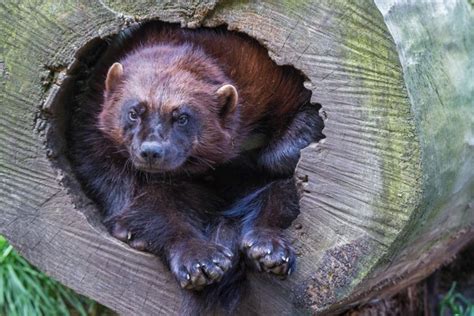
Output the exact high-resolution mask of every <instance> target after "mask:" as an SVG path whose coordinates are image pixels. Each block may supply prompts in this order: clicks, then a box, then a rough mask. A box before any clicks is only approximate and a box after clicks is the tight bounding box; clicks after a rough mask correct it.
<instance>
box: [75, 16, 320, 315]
mask: <svg viewBox="0 0 474 316" xmlns="http://www.w3.org/2000/svg"><path fill="white" fill-rule="evenodd" d="M118 43H119V44H118V45H116V46H112V47H111V48H109V49H108V50H107V51H106V53H105V54H104V56H103V57H102V58H101V60H100V62H99V63H98V64H97V66H96V69H95V71H94V72H93V75H92V76H91V79H90V80H89V84H88V88H87V89H86V90H85V91H83V92H81V93H80V97H79V98H78V105H79V107H78V109H77V112H76V113H75V116H74V119H73V121H72V126H71V130H70V132H69V146H70V158H71V160H72V162H73V165H74V167H75V169H76V172H77V175H78V177H79V178H80V180H81V181H82V183H83V184H84V186H85V188H86V190H87V192H88V193H89V194H90V195H91V196H92V197H93V198H94V199H95V200H96V201H97V202H98V203H99V205H100V206H101V208H102V209H103V210H104V214H105V224H106V225H107V227H108V228H109V229H110V231H111V233H112V234H113V235H114V236H115V237H117V238H119V239H121V240H123V241H125V242H128V243H129V244H130V245H131V246H132V247H135V248H137V249H142V250H147V251H149V252H152V253H155V254H157V255H159V256H160V257H161V258H162V259H163V260H164V262H165V263H166V264H167V265H168V266H169V267H170V270H171V271H172V273H173V274H174V275H175V277H176V278H177V280H178V283H179V284H180V285H181V287H183V288H185V289H192V290H195V291H192V292H187V297H188V302H189V304H187V305H186V304H185V306H184V307H183V310H182V313H183V314H201V313H205V312H206V311H209V310H211V309H213V308H214V307H216V306H217V305H220V307H221V308H224V309H226V310H227V311H231V310H233V308H234V307H235V305H236V304H237V302H238V297H239V295H238V294H239V292H240V290H239V289H240V286H241V285H240V284H241V283H242V282H241V281H242V280H243V279H244V277H245V273H244V271H245V268H246V267H249V268H252V269H257V270H259V271H267V272H270V273H273V274H277V275H281V276H286V275H287V274H289V273H291V270H292V269H294V262H295V257H294V253H293V250H292V248H291V245H290V244H289V243H288V241H287V240H286V238H285V236H284V233H283V230H282V229H283V228H286V227H287V226H288V225H289V224H290V223H291V221H292V220H293V219H294V218H295V217H296V216H297V214H298V212H299V211H298V198H297V194H296V190H295V185H294V182H293V180H292V173H293V170H294V168H295V165H296V162H297V160H298V158H299V151H300V150H301V149H302V148H304V147H306V146H307V145H308V144H309V143H311V142H313V141H317V140H319V139H321V138H322V137H323V136H322V134H321V130H322V121H321V119H320V118H319V116H318V113H317V111H318V108H316V107H315V106H312V105H311V104H310V103H309V99H310V96H311V93H310V92H309V91H308V90H306V89H305V88H304V87H303V80H304V78H303V76H302V75H300V74H299V73H298V72H297V71H296V70H294V69H293V68H290V67H278V66H276V65H275V63H274V62H273V61H271V59H270V58H269V57H268V55H267V52H266V51H265V49H264V48H262V47H261V46H260V45H258V43H257V42H255V41H253V40H250V39H249V38H247V37H246V36H243V35H240V34H237V33H232V32H225V31H222V30H195V31H191V30H184V29H180V28H178V27H175V26H169V25H163V24H156V23H155V24H147V25H144V26H142V27H141V28H140V29H136V30H133V31H131V32H130V34H128V35H126V36H124V38H122V39H121V40H120V41H118ZM114 62H120V66H121V67H115V68H114V67H111V65H112V64H113V63H114ZM109 69H110V70H109ZM108 70H109V75H108V76H107V71H108ZM106 77H107V80H105V78H106ZM106 81H107V83H106V84H105V82H106ZM225 85H231V86H233V87H235V89H236V90H237V92H238V98H235V99H233V98H232V97H233V96H235V95H234V94H232V91H234V90H232V89H230V90H228V89H226V90H225V93H224V94H222V93H220V92H216V91H222V90H219V88H220V87H223V86H225ZM229 91H230V92H229ZM237 99H238V102H237V103H234V101H235V100H237ZM234 105H235V106H234ZM132 112H133V113H132ZM130 113H132V114H130ZM180 113H184V114H180ZM183 115H184V116H185V117H186V118H189V120H188V119H186V120H183V121H182V122H185V124H184V125H183V126H181V127H180V126H179V125H178V124H177V123H176V122H177V120H180V119H181V117H182V116H183ZM134 118H136V119H134ZM180 122H181V121H180ZM180 124H181V123H180ZM145 143H147V145H148V143H153V144H154V146H158V145H159V146H161V147H159V149H160V150H161V151H158V152H157V151H156V150H155V149H156V148H155V147H153V148H154V149H153V150H155V151H151V153H153V154H155V153H157V157H159V158H157V159H158V160H159V161H158V162H157V161H155V160H152V159H151V158H150V156H149V154H150V152H148V151H146V150H148V149H147V148H148V147H146V146H145V145H144V144H145ZM156 144H158V145H156ZM144 146H145V147H144ZM150 146H151V145H150ZM143 148H146V150H145V149H143ZM145 154H146V155H145ZM144 157H145V158H144ZM153 157H155V155H153ZM153 159H155V158H153ZM160 159H161V160H160Z"/></svg>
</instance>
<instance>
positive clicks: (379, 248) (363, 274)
mask: <svg viewBox="0 0 474 316" xmlns="http://www.w3.org/2000/svg"><path fill="white" fill-rule="evenodd" d="M400 2H401V3H400V4H399V3H398V1H388V0H377V1H376V3H373V2H371V1H354V2H346V1H342V0H340V1H281V2H276V1H268V2H267V1H179V2H175V1H163V2H156V1H141V2H140V3H138V2H137V3H134V2H124V1H112V0H110V1H64V2H61V4H60V5H59V4H58V3H57V2H55V1H42V2H34V1H19V2H18V1H6V2H2V3H1V4H0V26H1V28H0V45H1V46H0V47H1V50H0V93H1V94H0V100H1V106H0V114H1V115H0V142H1V146H0V210H1V212H2V216H1V217H0V233H2V234H4V235H5V236H6V237H7V238H8V239H9V240H10V241H11V242H12V243H13V244H14V246H16V247H17V248H18V249H19V251H20V252H21V253H22V254H23V255H24V256H25V257H26V258H27V259H28V260H30V261H31V262H32V263H33V264H35V265H37V266H38V267H39V268H41V269H42V270H43V271H45V272H46V273H48V274H50V275H52V276H53V277H55V278H56V279H58V280H59V281H61V282H63V283H64V284H66V285H68V286H70V287H72V288H74V289H75V290H77V291H78V292H80V293H82V294H86V295H88V296H90V297H92V298H94V299H96V300H98V301H99V302H101V303H103V304H105V305H107V306H109V307H111V308H113V309H115V310H117V311H119V312H121V313H123V314H130V313H133V314H149V315H157V314H173V313H174V312H176V310H177V307H178V305H179V303H180V297H179V293H178V290H177V286H176V284H175V282H174V280H173V279H172V278H171V276H170V274H169V273H168V272H167V271H166V269H164V268H163V266H162V265H161V264H160V263H159V262H158V260H157V259H156V258H154V257H153V256H151V255H147V254H143V253H139V252H136V251H134V250H132V249H130V248H128V247H127V246H126V245H124V244H122V243H121V242H119V241H117V240H115V239H113V238H111V237H110V236H109V235H108V234H107V232H105V230H104V228H103V227H102V225H101V224H100V219H99V218H98V216H97V213H96V211H95V207H94V205H93V204H92V203H90V201H88V200H87V198H85V197H84V196H83V194H82V193H81V192H80V190H79V188H78V185H77V183H76V182H75V180H74V177H73V176H72V175H71V173H70V170H69V167H68V163H67V161H65V159H64V157H63V150H64V147H63V146H64V144H63V138H62V137H63V136H62V135H63V130H64V125H63V118H64V113H63V112H64V105H63V104H59V103H58V102H55V100H58V98H57V96H58V95H60V94H62V93H67V90H66V91H64V89H65V88H64V87H65V83H66V82H67V80H68V77H69V76H70V75H72V74H73V73H74V71H75V66H77V62H78V61H77V56H78V55H80V54H81V53H84V51H87V52H88V53H89V51H88V49H90V48H91V47H93V46H94V43H96V42H97V41H99V39H101V38H104V37H106V36H108V35H113V34H116V33H117V32H118V31H119V30H121V29H123V28H125V27H127V26H128V25H130V24H133V23H136V22H137V21H143V20H148V19H159V20H163V21H169V22H176V23H181V24H182V25H183V26H188V27H198V26H200V25H204V26H216V25H221V24H226V25H227V26H228V28H229V29H231V30H238V31H241V32H245V33H247V34H249V35H250V36H252V37H254V38H256V39H258V40H259V41H260V42H261V43H262V44H263V45H264V46H265V47H267V48H268V50H269V54H270V56H271V57H272V58H274V60H276V61H277V62H278V63H280V64H291V65H294V66H295V67H296V68H298V69H300V70H302V71H303V72H304V73H305V75H306V76H307V77H308V82H307V86H308V87H309V88H310V89H312V91H313V99H314V101H316V102H319V103H321V104H322V105H323V109H322V113H323V116H324V117H325V123H326V128H325V130H324V133H325V135H326V136H327V138H326V140H325V141H324V142H322V143H320V144H314V145H312V146H310V147H309V148H307V149H305V150H304V153H303V156H302V159H301V161H300V164H299V166H298V168H297V176H298V178H299V179H300V181H301V184H302V186H303V189H304V194H303V197H302V200H301V206H302V213H301V215H300V216H299V217H298V219H297V220H296V222H295V223H294V225H293V227H292V228H291V234H292V236H293V239H294V243H295V245H296V247H297V249H298V252H299V258H298V260H299V261H298V270H297V272H296V273H295V275H293V276H292V277H291V278H290V279H289V280H287V281H276V280H274V279H267V278H265V277H262V276H259V275H254V276H252V277H251V291H250V293H249V295H248V296H249V298H248V300H247V301H246V302H245V304H244V305H243V306H242V309H241V313H242V314H245V315H250V314H278V315H292V314H298V313H308V312H318V311H326V312H330V311H332V310H335V309H339V308H343V307H344V306H346V305H347V304H353V303H355V302H358V301H360V300H362V299H364V298H365V297H366V296H367V294H369V295H376V294H378V293H381V292H386V291H389V290H390V289H391V288H392V289H393V285H392V283H393V280H395V279H397V278H405V280H406V282H410V281H412V280H414V279H416V278H417V277H420V272H419V271H420V267H424V266H426V264H427V263H430V264H431V266H436V265H437V264H439V263H441V262H442V261H443V259H444V255H445V253H444V251H446V249H448V248H450V249H451V250H455V249H456V247H458V246H459V245H461V244H462V243H463V242H462V240H463V238H467V237H468V236H470V235H472V225H473V222H474V209H473V204H474V201H473V196H474V193H473V191H474V168H472V165H473V162H474V158H473V135H474V132H473V110H472V109H473V104H474V103H473V100H474V97H473V96H474V91H473V90H474V88H473V84H472V80H469V78H472V77H473V76H472V72H473V69H474V67H473V59H472V58H469V56H472V52H473V47H474V44H473V33H472V32H470V30H472V29H473V28H474V23H473V10H472V6H470V5H469V4H468V3H466V2H465V1H452V2H450V3H449V4H442V3H436V4H434V3H425V4H420V3H418V4H413V3H410V4H407V3H404V2H403V1H400ZM407 21H409V22H410V23H406V22H407ZM440 34H442V35H443V36H439V35H440ZM83 47H85V48H83ZM80 48H83V49H82V51H78V50H79V49H80ZM90 53H92V52H90ZM61 87H62V88H63V90H60V88H61ZM453 122H455V123H454V124H453ZM440 254H441V255H440Z"/></svg>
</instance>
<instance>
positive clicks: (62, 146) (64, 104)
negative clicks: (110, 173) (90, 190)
mask: <svg viewBox="0 0 474 316" xmlns="http://www.w3.org/2000/svg"><path fill="white" fill-rule="evenodd" d="M148 23H161V22H148ZM134 27H137V26H134ZM219 29H221V30H222V31H225V32H231V31H227V29H226V27H225V26H222V27H219ZM125 31H126V30H125ZM122 32H123V31H122ZM232 32H233V31H232ZM120 36H121V33H119V34H114V35H111V36H108V37H105V38H95V39H93V40H91V41H89V42H88V43H87V44H86V45H85V46H83V47H82V48H80V49H79V50H78V51H77V53H76V56H75V61H74V63H73V64H72V65H71V66H70V67H69V68H68V69H67V72H66V76H65V79H64V80H63V81H62V82H61V85H60V89H59V92H58V93H57V94H56V95H55V96H54V101H53V103H52V105H51V108H50V109H49V111H50V113H49V114H51V115H48V116H47V117H46V121H47V124H48V125H49V127H50V128H49V129H48V133H47V146H48V155H49V156H50V158H52V161H53V163H55V164H56V167H57V168H59V169H61V170H63V171H64V173H65V177H64V179H63V182H64V184H65V186H66V188H68V190H69V191H70V193H71V194H72V196H73V198H74V199H75V204H76V207H78V208H79V209H81V210H84V212H85V213H86V215H89V216H88V219H89V220H90V221H92V222H94V223H96V224H97V223H99V221H100V217H98V216H97V213H96V212H95V210H96V209H97V205H91V204H90V202H89V201H90V200H89V199H87V198H84V197H85V196H84V194H83V192H84V188H83V186H82V184H81V183H79V182H78V181H77V177H76V175H75V173H74V168H73V166H72V165H71V160H70V159H69V158H71V157H70V154H69V147H70V145H71V140H70V135H69V130H70V126H71V124H72V122H73V121H74V120H75V119H76V115H75V113H76V112H77V109H78V108H80V107H81V104H80V102H78V95H80V94H81V93H82V90H83V89H84V88H85V87H86V86H87V81H88V80H89V78H90V77H91V75H92V74H93V71H94V68H95V66H96V64H97V63H98V61H99V60H100V58H101V56H102V55H103V54H104V53H105V52H106V51H107V50H108V49H110V47H111V46H112V44H113V43H114V42H115V41H116V40H117V38H118V37H120ZM242 36H246V37H248V36H247V35H245V34H243V35H242ZM248 38H250V37H248ZM251 40H252V41H255V40H254V39H251ZM279 67H286V68H292V66H289V65H284V66H279ZM49 70H50V77H51V78H57V77H58V74H59V70H56V69H49ZM299 72H300V73H301V75H302V76H303V77H304V78H306V76H304V74H303V73H302V72H301V71H299ZM104 79H105V78H104ZM311 105H312V106H314V107H316V108H317V109H318V111H319V109H320V108H321V105H319V104H317V103H311ZM216 177H219V178H220V179H226V178H228V179H236V178H239V179H241V181H239V182H238V183H237V184H236V185H237V186H239V188H242V187H248V188H254V187H256V186H258V185H259V184H260V183H261V182H262V181H265V180H264V179H263V178H264V177H265V175H264V174H263V175H262V174H259V175H255V174H253V173H252V172H248V171H247V169H246V166H245V165H233V166H232V167H231V168H226V169H225V170H224V171H219V170H218V171H217V172H216ZM262 177H263V178H262ZM231 189H232V187H231V186H229V190H231ZM86 196H87V194H86ZM88 197H89V198H92V200H93V201H94V198H93V197H91V196H88ZM95 202H97V201H95ZM99 204H100V203H99ZM292 220H293V219H291V220H288V223H286V225H285V226H287V227H288V226H289V225H290V224H291V221H292Z"/></svg>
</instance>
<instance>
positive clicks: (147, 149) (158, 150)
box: [140, 141, 164, 164]
mask: <svg viewBox="0 0 474 316" xmlns="http://www.w3.org/2000/svg"><path fill="white" fill-rule="evenodd" d="M163 154H164V148H163V146H162V144H160V143H159V142H156V141H151V142H150V141H146V142H143V143H142V145H141V146H140V157H142V158H143V159H144V160H145V161H146V162H147V163H148V164H154V163H156V162H157V161H159V160H161V159H162V158H163Z"/></svg>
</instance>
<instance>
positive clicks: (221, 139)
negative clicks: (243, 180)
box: [99, 45, 239, 169]
mask: <svg viewBox="0 0 474 316" xmlns="http://www.w3.org/2000/svg"><path fill="white" fill-rule="evenodd" d="M127 102H135V103H139V104H141V105H142V106H143V107H144V108H143V112H144V113H145V114H147V115H154V116H156V117H159V118H160V120H158V121H155V124H158V125H159V124H165V121H167V120H170V119H171V118H172V116H173V115H174V114H173V113H175V112H179V111H181V110H182V109H183V108H187V109H188V110H189V109H190V108H191V110H192V111H193V113H195V115H194V116H195V117H193V119H196V120H198V121H199V122H198V123H197V124H198V126H194V128H195V129H196V130H198V133H197V134H196V135H193V140H192V148H191V149H190V150H188V151H189V158H190V159H189V160H188V161H187V162H186V165H185V166H184V167H186V168H188V169H196V168H195V167H196V166H200V167H204V166H203V164H204V165H206V168H207V167H209V165H214V164H216V163H222V162H225V161H226V160H229V159H231V158H233V157H234V156H235V155H236V154H237V149H236V148H234V146H233V139H232V137H233V135H234V134H235V133H236V129H237V127H238V124H239V115H238V113H239V111H238V93H237V90H236V88H235V87H234V86H233V85H232V84H231V81H230V80H229V79H228V78H226V77H225V75H224V73H223V72H222V70H221V69H220V68H219V67H218V66H217V65H216V63H215V61H214V60H213V59H212V58H210V57H208V56H207V55H206V54H204V53H203V52H202V51H201V50H200V49H197V48H194V47H192V46H189V45H180V46H173V45H158V46H153V47H145V48H141V49H139V50H137V51H136V52H135V53H132V54H130V55H127V56H126V57H125V58H124V59H123V60H121V61H120V63H114V64H113V65H112V66H111V67H110V69H109V71H108V73H107V78H106V81H105V93H104V102H103V108H102V111H101V113H100V115H99V128H100V129H101V130H102V131H103V132H104V133H105V134H106V135H107V136H108V137H109V138H110V139H111V140H112V141H113V142H114V143H116V144H117V145H118V146H124V145H125V146H126V147H127V146H128V147H129V148H128V149H129V152H130V153H131V155H133V151H134V148H133V145H131V144H130V135H128V134H127V128H126V127H127V126H126V124H125V123H124V115H125V114H124V112H123V111H124V110H123V109H124V107H126V103H127ZM145 114H144V115H145ZM147 128H148V129H149V130H150V131H152V126H148V127H147ZM142 133H147V132H146V131H145V132H142ZM143 137H144V139H145V138H146V135H145V136H143ZM180 145H181V144H180V143H177V144H174V146H180ZM136 146H137V145H135V147H136ZM191 165H194V166H191ZM198 169H199V168H198Z"/></svg>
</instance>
